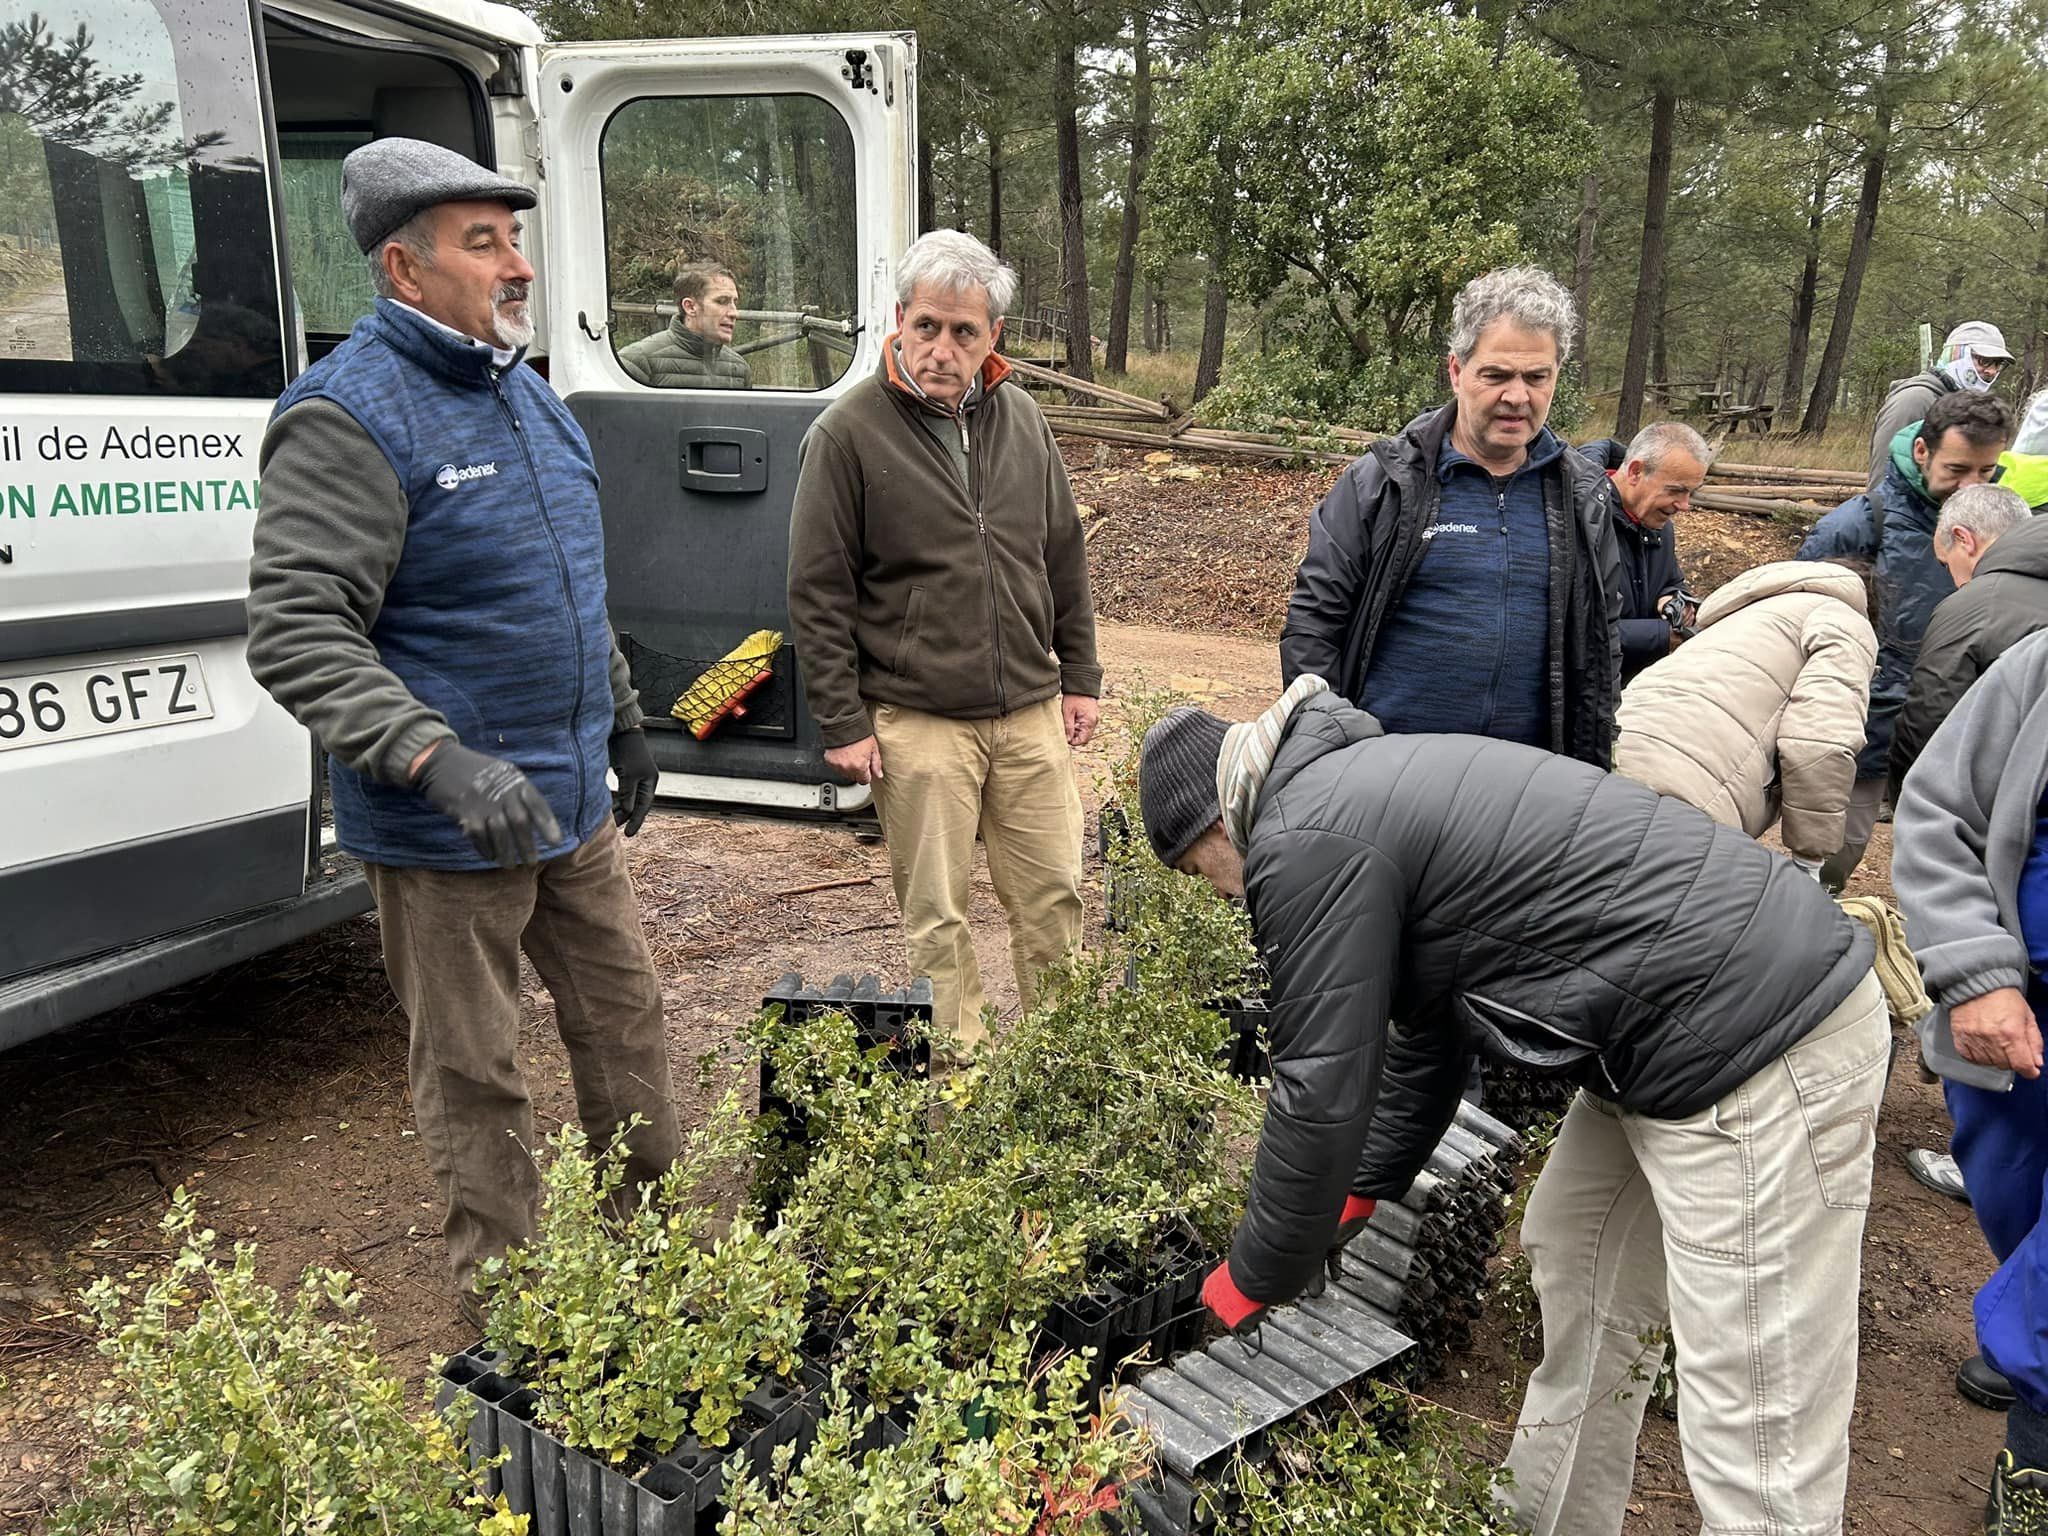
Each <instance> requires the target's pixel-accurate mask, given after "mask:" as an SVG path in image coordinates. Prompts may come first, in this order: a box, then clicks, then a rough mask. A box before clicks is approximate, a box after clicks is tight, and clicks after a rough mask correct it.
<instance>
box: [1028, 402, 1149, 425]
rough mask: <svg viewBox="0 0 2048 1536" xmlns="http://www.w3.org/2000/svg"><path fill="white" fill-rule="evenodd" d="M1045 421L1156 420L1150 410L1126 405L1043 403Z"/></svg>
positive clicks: (1041, 408)
mask: <svg viewBox="0 0 2048 1536" xmlns="http://www.w3.org/2000/svg"><path fill="white" fill-rule="evenodd" d="M1039 410H1040V412H1041V413H1042V414H1043V415H1044V417H1045V419H1046V420H1047V421H1054V422H1057V421H1157V420H1159V417H1157V416H1155V415H1153V414H1152V413H1151V412H1150V411H1134V410H1132V409H1131V408H1130V407H1129V406H1127V405H1051V404H1048V405H1043V406H1040V407H1039Z"/></svg>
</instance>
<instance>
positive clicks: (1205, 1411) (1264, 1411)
mask: <svg viewBox="0 0 2048 1536" xmlns="http://www.w3.org/2000/svg"><path fill="white" fill-rule="evenodd" d="M1522 1150H1523V1148H1522V1141H1521V1138H1520V1137H1519V1136H1517V1135H1516V1134H1515V1132H1514V1131H1512V1130H1511V1129H1509V1128H1508V1127H1507V1126H1506V1125H1503V1124H1502V1123H1501V1122H1500V1121H1499V1120H1497V1119H1495V1118H1494V1117H1493V1116H1491V1115H1488V1114H1486V1113H1485V1112H1483V1111H1481V1110H1478V1109H1475V1108H1473V1107H1472V1106H1471V1105H1469V1104H1460V1105H1459V1107H1458V1112H1457V1119H1456V1121H1455V1122H1454V1123H1453V1124H1452V1125H1451V1127H1450V1128H1449V1129H1448V1130H1447V1131H1446V1132H1445V1133H1444V1138H1443V1140H1442V1142H1441V1143H1439V1145H1438V1146H1437V1148H1436V1150H1435V1151H1434V1152H1432V1153H1431V1154H1430V1158H1429V1162H1428V1164H1427V1166H1426V1168H1425V1170H1424V1171H1423V1172H1422V1173H1421V1174H1419V1175H1418V1176H1417V1177H1416V1180H1415V1183H1414V1184H1413V1185H1412V1186H1411V1187H1410V1188H1409V1190H1408V1192H1407V1194H1406V1195H1404V1196H1403V1197H1402V1198H1401V1199H1400V1200H1396V1201H1381V1202H1380V1204H1379V1206H1378V1208H1377V1209H1376V1210H1375V1211H1374V1212H1373V1215H1372V1219H1371V1220H1370V1221H1368V1222H1367V1223H1366V1226H1365V1229H1364V1230H1363V1231H1362V1232H1360V1233H1359V1234H1358V1235H1357V1236H1356V1237H1354V1238H1353V1239H1352V1240H1351V1241H1350V1242H1349V1243H1348V1244H1347V1245H1346V1246H1345V1247H1344V1248H1343V1249H1342V1250H1340V1251H1339V1252H1338V1253H1337V1254H1336V1255H1335V1256H1334V1262H1333V1264H1332V1267H1331V1271H1330V1273H1329V1274H1328V1275H1327V1277H1324V1278H1320V1279H1319V1280H1318V1282H1317V1284H1316V1285H1314V1286H1313V1287H1311V1292H1310V1294H1307V1295H1304V1296H1302V1297H1300V1298H1299V1299H1298V1300H1296V1301H1295V1302H1293V1303H1291V1304H1290V1305H1288V1306H1284V1307H1277V1308H1275V1309H1274V1310H1273V1311H1271V1312H1269V1313H1267V1314H1266V1315H1265V1317H1263V1318H1262V1319H1261V1320H1260V1321H1259V1323H1258V1325H1257V1327H1256V1328H1255V1329H1253V1330H1251V1331H1250V1332H1248V1333H1247V1334H1246V1335H1245V1336H1243V1337H1231V1338H1224V1339H1220V1340H1217V1341H1216V1342H1215V1343H1212V1344H1210V1345H1209V1346H1208V1347H1207V1348H1205V1349H1202V1350H1200V1351H1197V1352H1194V1353H1190V1354H1183V1355H1179V1356H1177V1357H1174V1358H1172V1359H1171V1360H1170V1361H1169V1362H1168V1364H1166V1365H1165V1366H1164V1367H1162V1368H1160V1369H1157V1370H1153V1371H1150V1372H1148V1373H1146V1374H1144V1375H1142V1376H1140V1377H1138V1379H1137V1380H1136V1382H1135V1383H1134V1384H1132V1385H1131V1386H1129V1387H1127V1388H1125V1389H1124V1390H1123V1392H1122V1393H1121V1395H1120V1399H1119V1400H1120V1401H1121V1403H1122V1405H1123V1408H1124V1411H1125V1412H1126V1413H1127V1414H1129V1415H1130V1417H1131V1419H1132V1420H1133V1421H1134V1422H1136V1423H1138V1424H1141V1425H1143V1426H1144V1427H1145V1428H1146V1429H1147V1430H1148V1431H1149V1432H1150V1434H1151V1435H1152V1438H1153V1440H1154V1442H1155V1444H1156V1445H1157V1448H1158V1451H1159V1468H1158V1471H1157V1472H1156V1473H1155V1475H1154V1476H1153V1478H1152V1479H1151V1480H1150V1481H1148V1482H1147V1483H1145V1484H1143V1485H1141V1486H1139V1487H1137V1488H1134V1489H1132V1490H1131V1491H1130V1492H1131V1499H1130V1503H1131V1508H1132V1511H1133V1513H1134V1516H1135V1518H1134V1519H1132V1520H1131V1521H1129V1522H1128V1524H1129V1525H1130V1528H1131V1529H1133V1530H1136V1531H1142V1532H1145V1533H1146V1536H1203V1533H1205V1532H1209V1531H1212V1530H1214V1529H1215V1528H1216V1526H1215V1521H1216V1519H1217V1517H1218V1514H1219V1507H1218V1506H1220V1505H1221V1504H1223V1503H1224V1502H1225V1499H1224V1495H1223V1494H1222V1492H1221V1491H1220V1490H1221V1489H1222V1487H1223V1486H1225V1485H1227V1484H1228V1483H1229V1482H1230V1479H1227V1478H1225V1479H1221V1480H1220V1481H1219V1480H1217V1478H1216V1474H1217V1473H1219V1472H1220V1471H1221V1470H1222V1469H1223V1468H1224V1467H1225V1466H1226V1465H1227V1464H1228V1463H1230V1462H1231V1461H1232V1460H1234V1459H1236V1458H1238V1457H1244V1458H1246V1459H1248V1460H1252V1461H1257V1460H1259V1459H1260V1458H1261V1457H1262V1456H1263V1455H1264V1450H1265V1437H1266V1434H1267V1432H1268V1431H1269V1430H1271V1429H1272V1428H1273V1427H1274V1426H1275V1425H1277V1424H1281V1423H1284V1422H1285V1421H1286V1420H1288V1419H1290V1418H1292V1417H1294V1416H1295V1415H1296V1414H1299V1413H1301V1412H1303V1411H1304V1410H1305V1409H1308V1408H1311V1407H1313V1406H1314V1405H1315V1404H1317V1403H1319V1402H1321V1401H1323V1400H1324V1399H1325V1398H1327V1397H1329V1396H1330V1395H1331V1394H1333V1393H1335V1392H1337V1391H1338V1390H1340V1389H1342V1388H1344V1387H1348V1386H1351V1385H1352V1384H1354V1383H1356V1382H1359V1381H1361V1380H1377V1379H1395V1378H1399V1379H1404V1380H1409V1381H1415V1380H1424V1379H1427V1378H1429V1377H1431V1376H1434V1375H1436V1374H1437V1373H1438V1372H1439V1371H1440V1370H1442V1368H1443V1365H1444V1362H1445V1359H1446V1358H1447V1356H1448V1355H1449V1352H1450V1351H1451V1350H1453V1349H1456V1348H1459V1347H1461V1346H1462V1345H1464V1344H1465V1343H1467V1342H1469V1340H1470V1338H1471V1332H1472V1323H1473V1320H1474V1319H1475V1318H1476V1317H1477V1316H1478V1315H1479V1310H1480V1296H1481V1293H1482V1291H1483V1289H1484V1286H1485V1281H1486V1261H1487V1260H1488V1259H1489V1258H1491V1257H1492V1256H1493V1254H1494V1253H1495V1252H1496V1251H1498V1249H1499V1247H1500V1233H1501V1225H1502V1223H1503V1221H1504V1220H1505V1218H1506V1210H1507V1206H1506V1198H1507V1193H1508V1190H1509V1189H1510V1188H1511V1187H1512V1186H1513V1183H1514V1178H1515V1169H1516V1167H1517V1165H1518V1164H1519V1162H1520V1160H1521V1156H1522Z"/></svg>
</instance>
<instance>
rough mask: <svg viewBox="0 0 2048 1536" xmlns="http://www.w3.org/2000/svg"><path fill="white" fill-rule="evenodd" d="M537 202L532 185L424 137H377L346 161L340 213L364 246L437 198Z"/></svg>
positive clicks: (517, 204)
mask: <svg viewBox="0 0 2048 1536" xmlns="http://www.w3.org/2000/svg"><path fill="white" fill-rule="evenodd" d="M536 201H537V199H536V198H535V197H534V195H533V191H532V189H531V188H529V187H524V186H521V185H520V184H519V183H518V182H516V181H513V180H511V179H510V178H509V177H505V176H500V175H499V174H498V173H497V172H496V171H493V170H489V169H487V168H485V167H484V166H481V165H478V164H477V163H476V162H475V161H474V160H472V159H470V158H469V157H468V156H467V155H458V154H457V153H456V152H455V151H454V150H452V149H443V148H442V147H441V146H440V145H439V144H429V143H427V142H426V141H425V140H424V139H377V140H375V141H373V142H372V143H369V144H365V145H364V146H363V147H362V148H361V149H356V150H351V151H350V152H349V155H348V158H347V159H346V160H343V161H342V162H341V215H342V217H343V218H345V219H347V220H348V232H349V233H350V234H351V235H354V236H355V239H356V245H357V246H358V247H359V248H360V249H362V250H364V251H369V250H372V249H374V248H375V246H376V245H377V243H378V242H379V241H381V240H383V239H385V238H386V237H388V236H389V235H390V233H391V232H392V231H393V230H394V229H396V228H398V226H399V225H401V224H403V223H404V222H405V221H406V220H407V219H409V218H411V217H412V216H413V215H414V214H416V213H418V212H419V211H420V210H421V209H422V208H431V207H433V206H434V205H435V204H436V203H464V202H492V203H509V204H511V205H512V207H514V208H531V207H532V206H533V205H534V203H535V202H536Z"/></svg>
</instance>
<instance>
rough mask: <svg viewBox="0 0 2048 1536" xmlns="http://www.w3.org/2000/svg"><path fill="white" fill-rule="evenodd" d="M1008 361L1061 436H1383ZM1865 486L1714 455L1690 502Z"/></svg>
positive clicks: (1304, 445)
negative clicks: (1231, 423) (1260, 421)
mask: <svg viewBox="0 0 2048 1536" xmlns="http://www.w3.org/2000/svg"><path fill="white" fill-rule="evenodd" d="M1008 361H1009V364H1010V369H1011V372H1012V373H1013V374H1014V375H1015V376H1016V377H1017V378H1018V380H1019V381H1020V382H1021V383H1023V384H1024V385H1025V387H1027V388H1030V389H1035V390H1041V391H1046V392H1048V397H1047V398H1043V399H1042V400H1041V402H1040V405H1041V408H1042V409H1043V411H1044V412H1045V419H1046V420H1047V421H1048V422H1050V423H1051V424H1052V428H1053V430H1054V431H1055V432H1057V433H1059V434H1060V435H1061V436H1063V437H1085V438H1090V439H1094V440H1097V441H1100V442H1109V443H1120V444H1124V445H1126V446H1129V447H1134V448H1152V449H1169V450H1183V451H1187V452H1192V453H1219V454H1229V455H1234V456H1236V457H1240V458H1254V459H1265V460H1269V461H1270V460H1286V461H1290V462H1296V463H1310V464H1348V463H1350V462H1351V461H1352V460H1353V459H1355V458H1357V457H1358V456H1359V455H1360V454H1361V453H1363V452H1364V451H1365V450H1366V449H1367V448H1369V447H1370V446H1371V445H1372V444H1373V443H1374V442H1376V441H1377V440H1378V439H1379V438H1380V437H1382V436H1384V435H1385V434H1384V433H1376V432H1363V431H1360V430H1358V429H1357V428H1355V427H1330V426H1323V425H1320V424H1318V423H1316V422H1311V421H1297V420H1294V419H1292V418H1289V417H1277V418H1275V419H1274V420H1273V421H1272V423H1271V425H1272V426H1273V427H1274V428H1275V429H1277V430H1274V431H1270V432H1241V431H1236V430H1233V429H1231V428H1226V427H1217V426H1210V425H1207V424H1205V423H1203V422H1201V421H1199V420H1197V419H1196V413H1195V412H1193V411H1182V410H1179V409H1178V408H1177V407H1176V406H1175V405H1174V403H1173V401H1172V400H1170V399H1168V398H1166V397H1164V396H1162V397H1161V398H1159V399H1157V400H1147V399H1145V398H1144V397H1143V396H1142V395H1133V394H1128V393H1126V392H1125V391H1123V390H1120V389H1112V388H1111V387H1110V386H1108V385H1107V384H1096V383H1093V382H1090V381H1088V380H1085V379H1076V378H1071V377H1069V376H1068V375H1067V374H1064V373H1061V372H1059V371H1058V370H1057V369H1053V368H1046V367H1042V366H1040V365H1038V364H1036V363H1029V362H1025V361H1024V360H1022V359H1021V358H1010V359H1009V360H1008ZM1082 401H1090V402H1094V403H1091V404H1083V403H1080V402H1082ZM1863 485H1864V477H1863V475H1862V474H1860V473H1858V472H1856V471H1853V470H1842V469H1798V468H1792V467H1788V466H1785V465H1779V464H1726V463H1721V462H1719V461H1716V462H1715V463H1714V464H1713V466H1712V467H1711V468H1710V469H1709V470H1708V471H1707V485H1706V488H1705V489H1703V490H1701V491H1699V492H1698V493H1697V494H1695V495H1694V497H1693V499H1692V500H1693V505H1694V506H1696V507H1704V508H1706V509H1707V510H1709V511H1713V512H1741V513H1747V514H1749V515H1751V516H1754V517H1777V516H1788V517H1812V516H1814V515H1816V514H1818V513H1822V512H1825V511H1827V510H1828V509H1829V508H1831V507H1833V506H1836V505H1837V504H1839V503H1841V502H1843V501H1846V500H1848V499H1849V498H1850V497H1851V496H1854V495H1855V494H1856V493H1857V492H1859V491H1861V490H1862V489H1863Z"/></svg>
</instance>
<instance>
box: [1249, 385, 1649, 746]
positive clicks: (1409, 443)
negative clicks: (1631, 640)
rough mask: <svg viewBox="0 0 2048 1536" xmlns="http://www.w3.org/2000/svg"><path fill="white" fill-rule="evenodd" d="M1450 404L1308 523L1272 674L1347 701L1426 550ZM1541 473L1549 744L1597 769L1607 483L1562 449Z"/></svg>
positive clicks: (1611, 558) (1616, 594) (1608, 742)
mask: <svg viewBox="0 0 2048 1536" xmlns="http://www.w3.org/2000/svg"><path fill="white" fill-rule="evenodd" d="M1456 412H1457V407H1456V405H1455V404H1453V405H1447V406H1443V407H1442V408H1440V409H1438V410H1434V411H1430V412H1427V413H1425V414H1424V415H1421V416H1418V417H1416V418H1415V419H1414V420H1413V421H1411V422H1409V423H1408V425H1407V426H1405V427H1403V428H1402V429H1401V431H1400V432H1399V433H1398V434H1396V435H1395V436H1393V437H1389V438H1383V439H1382V440H1380V441H1379V442H1377V443H1375V444H1373V446H1372V451H1371V452H1370V453H1368V454H1366V455H1365V457H1363V458H1361V459H1359V460H1357V461H1356V462H1355V463H1353V464H1352V465H1351V467H1350V468H1348V469H1346V470H1345V471H1344V473H1343V474H1342V475H1341V476H1339V477H1338V480H1337V483H1336V485H1334V486H1333V487H1331V489H1330V494H1329V495H1327V496H1325V497H1324V498H1323V501H1322V505H1320V506H1319V507H1317V508H1316V510H1315V515H1314V517H1313V518H1311V519H1310V522H1309V534H1308V553H1307V555H1305V556H1304V557H1303V558H1302V562H1301V566H1300V569H1298V570H1297V571H1296V572H1295V576H1294V596H1293V597H1292V598H1291V599H1290V600H1289V601H1288V604H1287V623H1286V625H1285V626H1284V627H1283V628H1282V629H1281V631H1280V675H1281V678H1282V679H1283V681H1285V682H1288V683H1292V682H1293V681H1294V680H1295V679H1296V678H1297V677H1300V676H1301V675H1302V674H1303V673H1305V672H1312V673H1314V674H1315V675H1316V676H1318V677H1320V678H1322V679H1324V681H1326V682H1328V683H1329V685H1330V686H1331V687H1332V688H1333V689H1335V690H1336V691H1337V692H1338V693H1339V694H1342V695H1343V696H1344V697H1345V698H1357V697H1358V696H1359V691H1360V689H1361V688H1362V687H1363V686H1364V683H1365V674H1366V668H1367V666H1368V664H1369V663H1370V662H1371V660H1372V652H1373V642H1374V639H1375V638H1376V637H1377V636H1378V634H1379V630H1380V624H1381V621H1382V620H1383V619H1385V617H1386V615H1387V610H1388V609H1390V608H1391V607H1393V605H1394V604H1395V603H1397V602H1399V601H1400V599H1401V593H1402V590H1403V589H1404V588H1405V587H1406V586H1407V585H1408V580H1409V578H1410V577H1411V576H1413V575H1414V574H1415V568H1416V567H1417V566H1419V565H1420V564H1421V563H1422V557H1423V555H1424V554H1425V553H1426V552H1427V551H1428V548H1429V541H1428V539H1427V537H1426V536H1425V535H1426V533H1427V530H1428V529H1429V528H1430V527H1432V526H1433V525H1434V524H1435V522H1436V518H1437V506H1438V502H1439V501H1440V499H1441V496H1442V490H1443V486H1442V483H1441V482H1440V481H1439V480H1438V479H1437V473H1436V466H1437V458H1438V455H1439V454H1440V452H1441V451H1442V449H1443V443H1444V439H1445V438H1446V437H1447V436H1449V434H1450V430H1451V423H1452V421H1453V420H1454V419H1455V417H1456ZM1559 463H1560V465H1561V466H1562V468H1561V470H1560V471H1559V472H1558V473H1556V474H1549V475H1546V476H1545V477H1544V485H1543V501H1544V509H1545V511H1546V512H1547V513H1548V521H1549V524H1550V690H1549V706H1550V737H1551V742H1550V744H1551V749H1552V750H1553V751H1556V752H1562V753H1564V754H1566V755H1567V756H1570V757H1576V758H1578V759H1580V760H1581V761H1582V762H1588V763H1594V764H1597V765H1598V766H1600V767H1602V768H1604V767H1606V766H1607V765H1608V762H1609V760H1610V758H1611V756H1612V753H1613V750H1614V711H1615V707H1616V705H1617V703H1618V701H1619V698H1620V693H1621V681H1620V674H1621V638H1620V632H1619V629H1618V627H1617V624H1618V620H1619V618H1620V612H1621V567H1620V556H1619V553H1618V552H1617V550H1616V546H1615V539H1614V528H1613V525H1612V524H1611V523H1610V522H1609V520H1608V502H1609V499H1610V498H1611V497H1612V496H1613V494H1614V492H1613V487H1612V486H1611V485H1610V484H1609V482H1608V479H1607V476H1606V475H1605V474H1604V473H1602V472H1601V470H1600V469H1599V468H1598V466H1596V465H1594V464H1593V463H1591V462H1590V461H1588V460H1587V459H1584V458H1581V457H1580V456H1579V455H1578V454H1577V453H1576V452H1572V451H1569V450H1568V451H1567V452H1566V453H1565V454H1564V455H1563V456H1562V458H1561V459H1560V460H1559Z"/></svg>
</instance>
